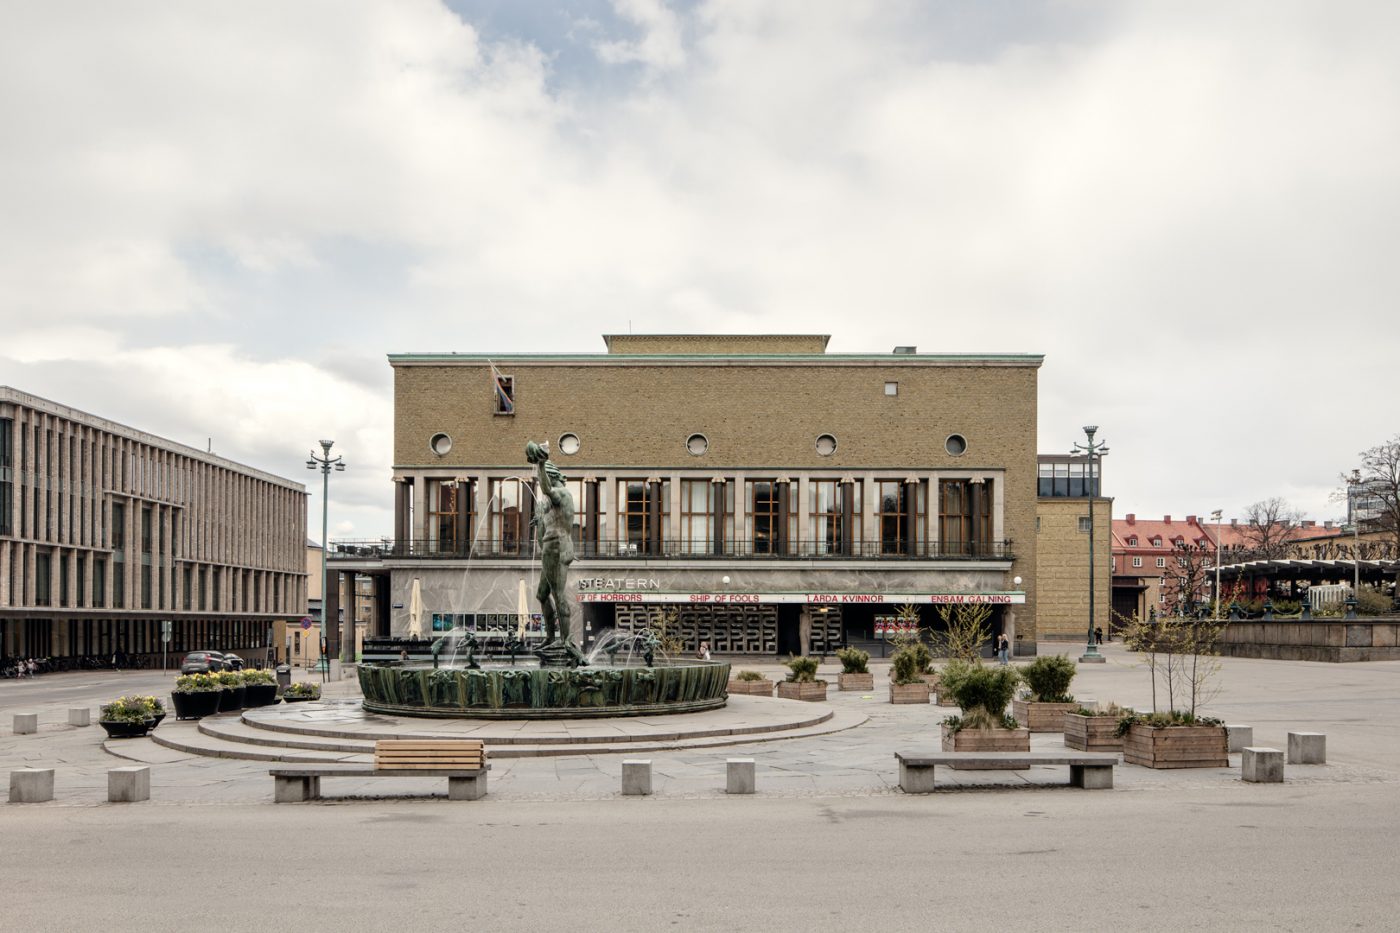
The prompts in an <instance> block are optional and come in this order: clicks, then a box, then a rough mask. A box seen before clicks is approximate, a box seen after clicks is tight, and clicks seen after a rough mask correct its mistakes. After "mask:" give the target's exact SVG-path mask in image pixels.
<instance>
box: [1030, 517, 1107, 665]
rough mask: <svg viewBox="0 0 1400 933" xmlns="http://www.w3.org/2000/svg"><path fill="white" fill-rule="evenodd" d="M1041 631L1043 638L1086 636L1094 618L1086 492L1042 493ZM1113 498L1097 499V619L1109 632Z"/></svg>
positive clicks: (1038, 549) (1039, 544)
mask: <svg viewBox="0 0 1400 933" xmlns="http://www.w3.org/2000/svg"><path fill="white" fill-rule="evenodd" d="M1036 514H1037V515H1038V517H1039V533H1038V534H1037V535H1036V551H1035V553H1036V561H1035V567H1036V573H1035V576H1036V591H1037V594H1038V599H1037V605H1038V606H1039V611H1038V613H1037V634H1038V636H1039V637H1040V638H1041V639H1043V640H1059V639H1063V640H1067V641H1080V642H1082V641H1084V640H1085V637H1086V636H1087V634H1088V628H1089V626H1088V621H1089V534H1088V532H1087V531H1080V530H1079V520H1080V518H1085V519H1087V518H1088V517H1089V500H1088V499H1086V498H1042V499H1040V500H1039V501H1038V503H1037V508H1036ZM1112 528H1113V500H1112V499H1111V498H1098V499H1095V500H1094V554H1095V560H1096V561H1097V566H1096V567H1095V568H1094V624H1095V625H1096V626H1098V627H1100V628H1102V629H1103V630H1104V635H1105V637H1106V636H1107V635H1108V632H1109V613H1110V608H1111V600H1112V585H1113V535H1112Z"/></svg>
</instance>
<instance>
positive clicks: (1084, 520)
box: [1079, 515, 1089, 533]
mask: <svg viewBox="0 0 1400 933" xmlns="http://www.w3.org/2000/svg"><path fill="white" fill-rule="evenodd" d="M1079 530H1080V531H1082V532H1085V533H1088V531H1089V516H1087V515H1081V516H1079Z"/></svg>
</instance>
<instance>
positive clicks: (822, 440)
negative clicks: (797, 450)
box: [817, 434, 836, 457]
mask: <svg viewBox="0 0 1400 933" xmlns="http://www.w3.org/2000/svg"><path fill="white" fill-rule="evenodd" d="M817 453H818V455H820V456H823V457H830V456H831V455H832V454H834V453H836V438H835V437H834V436H833V435H831V434H823V435H822V436H821V437H818V438H817Z"/></svg>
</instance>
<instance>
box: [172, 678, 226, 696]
mask: <svg viewBox="0 0 1400 933" xmlns="http://www.w3.org/2000/svg"><path fill="white" fill-rule="evenodd" d="M223 688H224V685H223V684H221V683H219V681H218V678H217V677H215V676H214V675H213V674H181V675H180V676H179V677H177V678H175V692H176V693H205V692H207V691H210V690H222V689H223Z"/></svg>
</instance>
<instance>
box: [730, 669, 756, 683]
mask: <svg viewBox="0 0 1400 933" xmlns="http://www.w3.org/2000/svg"><path fill="white" fill-rule="evenodd" d="M734 679H735V680H742V681H744V682H745V683H754V682H756V681H759V680H762V679H763V675H762V674H760V673H759V672H758V671H740V672H739V674H738V676H736V677H735V678H734Z"/></svg>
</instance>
